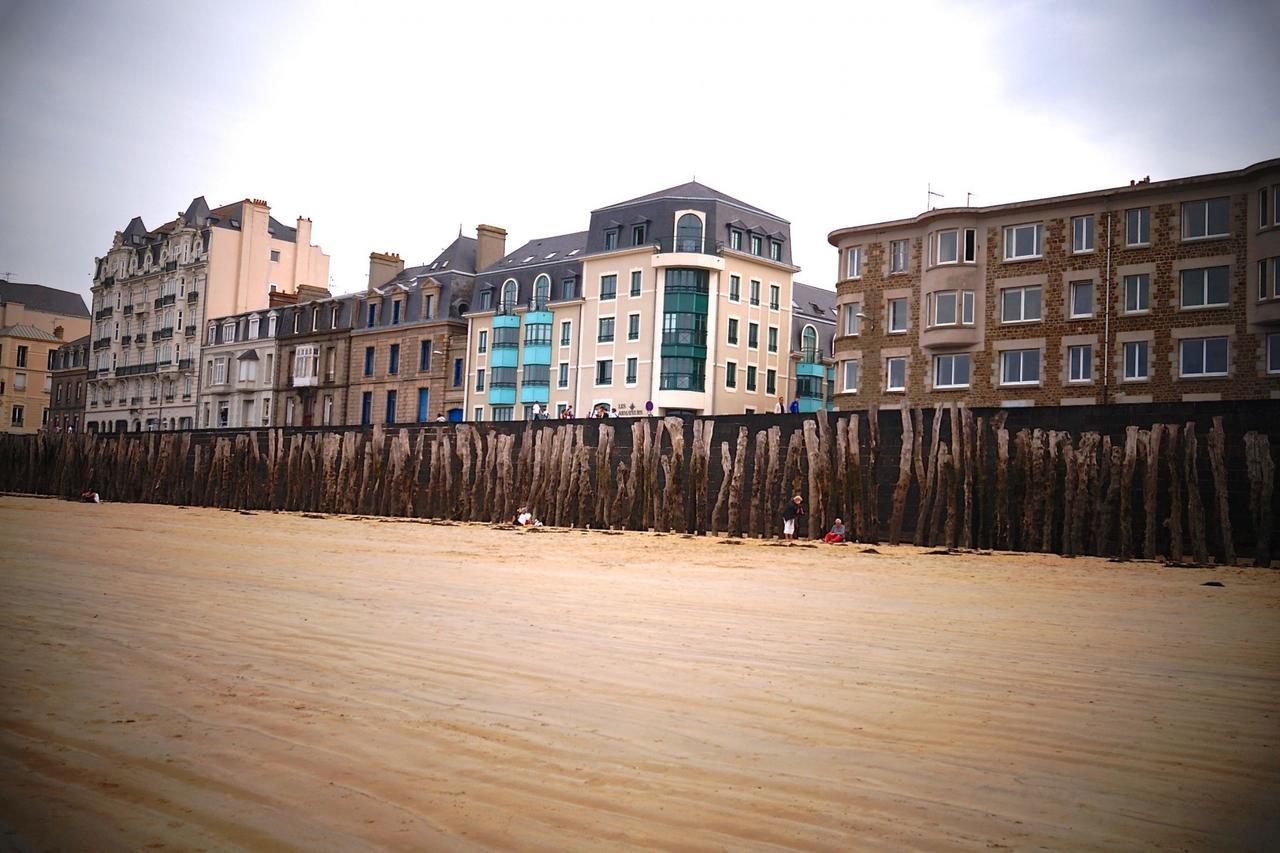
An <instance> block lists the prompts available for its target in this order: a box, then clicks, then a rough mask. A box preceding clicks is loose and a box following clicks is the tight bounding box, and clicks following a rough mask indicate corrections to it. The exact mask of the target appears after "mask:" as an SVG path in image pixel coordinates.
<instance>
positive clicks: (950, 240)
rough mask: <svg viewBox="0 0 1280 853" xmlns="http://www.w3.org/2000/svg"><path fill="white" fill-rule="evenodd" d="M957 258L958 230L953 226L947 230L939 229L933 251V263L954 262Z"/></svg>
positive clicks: (958, 254)
mask: <svg viewBox="0 0 1280 853" xmlns="http://www.w3.org/2000/svg"><path fill="white" fill-rule="evenodd" d="M959 260H960V232H959V231H957V230H956V229H954V228H952V229H951V230H949V231H939V232H938V242H937V249H936V251H935V253H934V263H937V264H954V263H957V262H958V261H959Z"/></svg>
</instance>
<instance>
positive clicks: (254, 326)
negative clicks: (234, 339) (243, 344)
mask: <svg viewBox="0 0 1280 853" xmlns="http://www.w3.org/2000/svg"><path fill="white" fill-rule="evenodd" d="M256 337H258V318H257V317H250V318H249V339H250V340H253V339H254V338H256Z"/></svg>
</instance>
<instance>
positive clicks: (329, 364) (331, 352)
mask: <svg viewBox="0 0 1280 853" xmlns="http://www.w3.org/2000/svg"><path fill="white" fill-rule="evenodd" d="M267 364H268V366H269V365H270V364H271V356H270V354H268V355H267ZM337 372H338V348H337V347H325V349H324V381H325V382H332V381H333V380H334V377H335V376H337Z"/></svg>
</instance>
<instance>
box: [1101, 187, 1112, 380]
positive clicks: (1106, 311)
mask: <svg viewBox="0 0 1280 853" xmlns="http://www.w3.org/2000/svg"><path fill="white" fill-rule="evenodd" d="M1106 277H1107V299H1106V302H1105V303H1103V304H1104V306H1105V307H1104V308H1103V312H1102V318H1103V319H1102V402H1103V403H1104V404H1105V403H1109V402H1111V399H1110V397H1111V393H1110V392H1111V211H1109V210H1108V211H1107V268H1106Z"/></svg>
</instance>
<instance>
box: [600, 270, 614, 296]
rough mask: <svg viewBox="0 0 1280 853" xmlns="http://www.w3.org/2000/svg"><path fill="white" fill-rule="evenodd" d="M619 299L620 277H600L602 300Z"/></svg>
mask: <svg viewBox="0 0 1280 853" xmlns="http://www.w3.org/2000/svg"><path fill="white" fill-rule="evenodd" d="M617 297H618V277H617V276H616V275H602V276H600V298H601V299H616V298H617Z"/></svg>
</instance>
